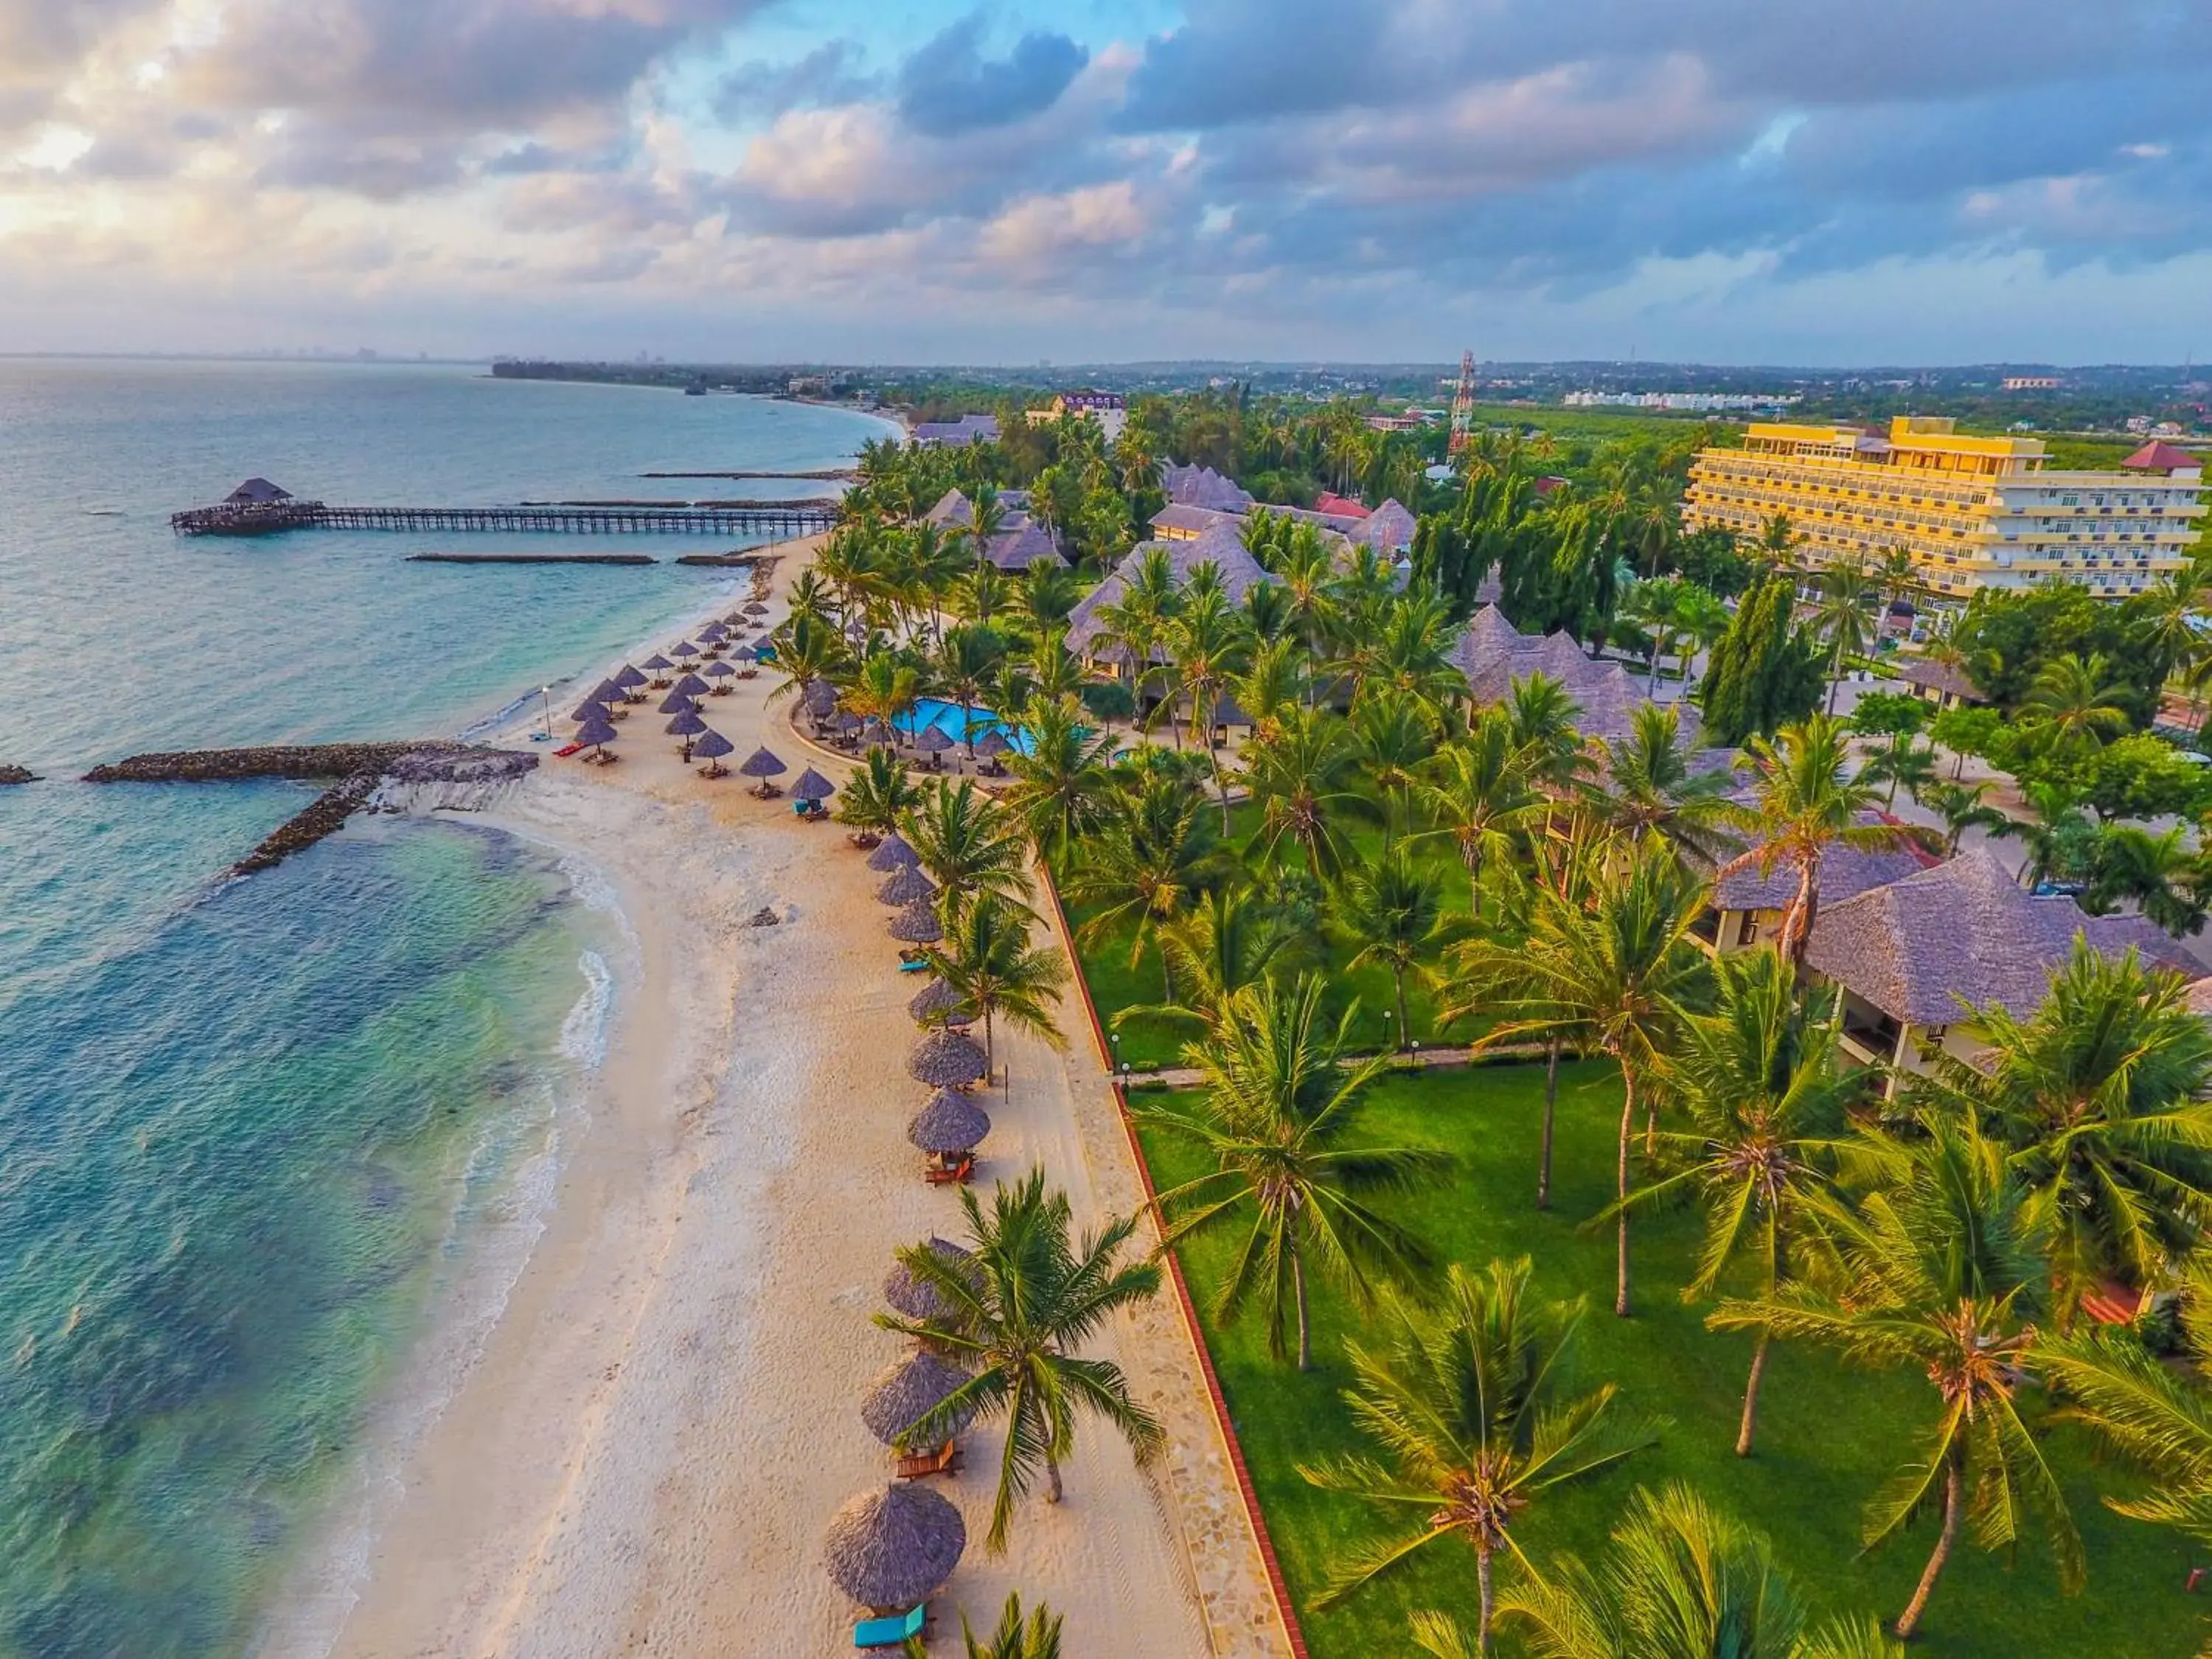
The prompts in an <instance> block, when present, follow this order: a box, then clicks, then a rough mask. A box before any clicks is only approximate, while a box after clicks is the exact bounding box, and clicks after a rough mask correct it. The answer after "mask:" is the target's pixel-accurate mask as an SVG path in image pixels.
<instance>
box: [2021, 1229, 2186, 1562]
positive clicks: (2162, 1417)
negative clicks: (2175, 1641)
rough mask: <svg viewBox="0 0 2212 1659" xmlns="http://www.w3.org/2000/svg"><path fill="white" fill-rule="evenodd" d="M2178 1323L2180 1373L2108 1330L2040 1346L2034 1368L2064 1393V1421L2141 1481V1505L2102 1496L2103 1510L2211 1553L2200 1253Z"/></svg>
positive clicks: (2127, 1332)
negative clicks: (2168, 1530)
mask: <svg viewBox="0 0 2212 1659" xmlns="http://www.w3.org/2000/svg"><path fill="white" fill-rule="evenodd" d="M2180 1322H2181V1340H2182V1347H2183V1350H2184V1352H2185V1356H2186V1360H2187V1364H2186V1366H2185V1368H2180V1367H2177V1366H2176V1365H2174V1364H2170V1363H2168V1362H2167V1361H2166V1360H2165V1359H2162V1358H2160V1357H2159V1355H2158V1354H2156V1353H2154V1352H2152V1350H2151V1349H2150V1348H2149V1347H2148V1346H2146V1345H2145V1343H2144V1341H2143V1340H2142V1336H2141V1335H2140V1334H2138V1333H2137V1332H2136V1331H2135V1330H2132V1329H2126V1328H2109V1327H2107V1328H2097V1329H2093V1330H2088V1331H2083V1332H2078V1333H2076V1334H2075V1335H2073V1336H2071V1337H2069V1338H2067V1339H2066V1340H2063V1341H2057V1342H2048V1341H2047V1342H2045V1343H2043V1344H2041V1345H2039V1346H2038V1347H2037V1349H2036V1359H2037V1362H2038V1364H2039V1365H2040V1366H2041V1368H2042V1370H2043V1371H2044V1373H2045V1375H2046V1376H2048V1377H2049V1378H2050V1379H2051V1383H2052V1384H2053V1385H2054V1386H2056V1387H2057V1388H2059V1389H2063V1391H2064V1395H2065V1398H2066V1401H2067V1406H2066V1409H2065V1412H2064V1413H2063V1416H2064V1417H2065V1418H2066V1419H2067V1420H2069V1421H2071V1422H2075V1423H2079V1424H2081V1425H2084V1426H2085V1427H2086V1428H2087V1429H2088V1431H2089V1432H2090V1433H2092V1434H2093V1435H2094V1436H2095V1437H2097V1438H2098V1439H2099V1440H2100V1441H2102V1442H2103V1443H2105V1445H2106V1447H2108V1448H2109V1449H2111V1450H2112V1452H2113V1453H2114V1454H2116V1455H2118V1457H2119V1459H2120V1460H2121V1461H2122V1462H2124V1463H2126V1464H2127V1465H2128V1466H2129V1467H2130V1468H2134V1469H2136V1470H2137V1471H2139V1472H2140V1473H2141V1474H2143V1475H2145V1476H2146V1477H2148V1479H2147V1480H2146V1481H2145V1483H2144V1486H2143V1489H2142V1492H2141V1495H2139V1496H2137V1497H2134V1498H2114V1497H2112V1496H2110V1495H2107V1496H2106V1498H2105V1504H2106V1508H2108V1509H2110V1510H2113V1511H2115V1512H2116V1513H2118V1514H2120V1515H2124V1516H2129V1517H2130V1519H2133V1520H2136V1521H2148V1522H2151V1523H2153V1524H2154V1525H2157V1526H2166V1527H2172V1528H2177V1529H2178V1530H2179V1531H2180V1532H2181V1533H2182V1534H2184V1535H2185V1536H2186V1537H2188V1538H2189V1539H2190V1540H2191V1541H2193V1542H2195V1543H2197V1544H2198V1545H2201V1546H2208V1547H2212V1394H2208V1393H2207V1392H2206V1391H2205V1389H2204V1386H2203V1376H2204V1371H2205V1367H2206V1365H2207V1364H2208V1363H2212V1259H2208V1258H2207V1257H2206V1256H2205V1255H2203V1253H2202V1252H2201V1251H2200V1252H2199V1253H2197V1255H2192V1256H2191V1258H2190V1260H2189V1264H2188V1266H2187V1267H2186V1269H2185V1271H2184V1273H2183V1275H2182V1280H2181V1297H2180Z"/></svg>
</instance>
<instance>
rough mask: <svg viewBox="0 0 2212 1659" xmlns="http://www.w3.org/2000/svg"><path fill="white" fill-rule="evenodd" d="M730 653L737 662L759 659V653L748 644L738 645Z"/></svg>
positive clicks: (756, 660)
mask: <svg viewBox="0 0 2212 1659" xmlns="http://www.w3.org/2000/svg"><path fill="white" fill-rule="evenodd" d="M730 655H731V656H732V658H734V659H736V660H737V661H738V662H758V661H759V660H760V653H759V652H757V651H756V650H754V649H753V648H752V647H750V645H741V646H739V647H738V648H737V649H736V650H734V651H732V652H731V653H730Z"/></svg>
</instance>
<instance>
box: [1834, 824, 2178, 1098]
mask: <svg viewBox="0 0 2212 1659" xmlns="http://www.w3.org/2000/svg"><path fill="white" fill-rule="evenodd" d="M2076 938H2081V939H2087V941H2088V942H2089V943H2090V944H2091V945H2093V946H2094V947H2095V948H2096V949H2097V950H2099V951H2102V952H2104V953H2105V954H2106V956H2109V957H2118V956H2120V955H2121V954H2123V953H2124V952H2125V951H2129V950H2130V949H2132V950H2135V951H2138V952H2139V953H2140V954H2141V955H2142V958H2143V960H2144V961H2145V962H2147V963H2156V964H2158V965H2160V966H2163V967H2167V968H2173V969H2179V970H2180V971H2182V972H2184V973H2186V974H2189V975H2191V976H2192V977H2194V976H2195V975H2196V974H2197V972H2198V971H2199V970H2198V969H2197V967H2196V965H2195V964H2194V963H2192V962H2191V959H2190V957H2188V955H2187V954H2186V953H2185V952H2184V951H2182V949H2181V948H2180V946H2179V945H2176V944H2175V943H2174V942H2173V940H2172V939H2169V938H2168V937H2167V936H2166V934H2165V933H2163V932H2162V931H2160V929H2159V928H2157V927H2153V926H2152V925H2151V924H2150V923H2149V922H2147V921H2143V920H2142V918H2141V917H2139V916H2091V915H2083V914H2082V912H2081V908H2080V907H2079V906H2078V905H2076V904H2075V902H2074V901H2073V900H2072V899H2070V898H2067V897H2064V896H2057V897H2052V898H2037V897H2036V896H2034V895H2033V894H2031V893H2029V892H2027V890H2025V889H2023V888H2022V887H2021V884H2019V883H2018V882H2017V881H2015V880H2014V879H2013V878H2012V876H2011V874H2010V873H2009V872H2008V871H2007V870H2006V869H2005V868H2004V866H2002V865H2000V864H1999V863H1998V862H1997V861H1996V859H1994V858H1992V857H1991V856H1990V854H1988V853H1987V852H1986V851H1984V850H1983V849H1981V848H1973V849H1972V850H1970V851H1967V852H1964V853H1961V854H1960V855H1959V856H1958V857H1957V858H1954V859H1953V860H1950V861H1949V862H1948V863H1947V864H1939V865H1937V866H1936V867H1935V868H1933V869H1930V870H1922V871H1917V872H1914V873H1913V874H1911V875H1907V876H1905V877H1902V878H1899V879H1898V880H1895V881H1892V882H1888V883H1886V884H1882V885H1881V886H1878V887H1871V888H1868V889H1866V890H1863V891H1861V892H1858V893H1856V894H1854V895H1853V896H1850V897H1849V898H1846V899H1844V900H1842V901H1841V902H1835V903H1830V902H1826V901H1825V900H1824V902H1822V905H1821V908H1820V916H1819V919H1818V920H1817V921H1814V925H1813V933H1812V937H1811V938H1810V939H1808V941H1807V943H1806V951H1805V965H1806V967H1807V969H1808V971H1809V974H1810V976H1811V978H1812V979H1813V981H1814V982H1815V983H1816V984H1826V985H1833V986H1834V987H1836V988H1837V990H1838V994H1839V995H1840V998H1841V1002H1842V1007H1841V1013H1842V1021H1843V1047H1844V1054H1845V1056H1846V1058H1847V1059H1849V1060H1852V1061H1855V1062H1857V1064H1860V1065H1874V1064H1877V1063H1881V1064H1886V1065H1888V1066H1893V1067H1894V1068H1895V1069H1896V1070H1897V1071H1899V1072H1901V1073H1926V1072H1928V1071H1930V1070H1932V1069H1933V1067H1934V1064H1935V1060H1936V1055H1938V1054H1949V1055H1951V1056H1953V1057H1954V1058H1955V1059H1958V1060H1966V1061H1967V1062H1969V1063H1972V1061H1973V1060H1974V1059H1975V1057H1976V1054H1977V1053H1978V1043H1977V1042H1976V1040H1975V1037H1974V1036H1973V1033H1972V1029H1971V1025H1970V1024H1969V1022H1970V1021H1971V1019H1972V1012H1973V1011H1975V1010H1979V1009H1983V1008H1987V1007H1989V1006H1992V1005H1996V1006H2001V1007H2003V1008H2005V1009H2007V1010H2008V1011H2009V1012H2012V1013H2014V1014H2015V1015H2017V1016H2019V1017H2021V1018H2028V1017H2029V1016H2031V1015H2033V1013H2034V1012H2035V1011H2036V1009H2037V1008H2038V1007H2039V1006H2041V1005H2042V1002H2043V1000H2044V998H2045V996H2046V995H2047V994H2049V992H2050V988H2051V975H2052V974H2053V973H2054V972H2056V971H2057V969H2058V968H2059V967H2060V966H2061V965H2062V964H2063V963H2064V962H2065V960H2066V958H2067V957H2068V956H2069V955H2070V954H2071V953H2072V951H2073V949H2074V941H2075V939H2076ZM1885 1086H1886V1087H1887V1086H1893V1085H1885Z"/></svg>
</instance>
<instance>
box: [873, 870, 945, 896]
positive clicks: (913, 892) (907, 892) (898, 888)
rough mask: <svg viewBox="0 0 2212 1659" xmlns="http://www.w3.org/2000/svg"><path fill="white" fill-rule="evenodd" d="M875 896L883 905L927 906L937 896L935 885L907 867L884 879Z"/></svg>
mask: <svg viewBox="0 0 2212 1659" xmlns="http://www.w3.org/2000/svg"><path fill="white" fill-rule="evenodd" d="M876 896H877V897H878V898H879V899H881V900H882V901H883V902H884V903H885V904H898V905H906V904H927V903H928V902H930V900H932V899H933V898H935V897H936V896H937V884H936V883H935V882H933V881H932V880H931V879H930V878H928V877H927V876H925V875H923V874H922V873H921V871H919V870H917V869H915V868H914V867H912V866H908V867H907V868H906V869H903V870H894V871H892V872H890V875H888V876H886V877H884V884H883V885H882V886H880V887H878V888H877V889H876Z"/></svg>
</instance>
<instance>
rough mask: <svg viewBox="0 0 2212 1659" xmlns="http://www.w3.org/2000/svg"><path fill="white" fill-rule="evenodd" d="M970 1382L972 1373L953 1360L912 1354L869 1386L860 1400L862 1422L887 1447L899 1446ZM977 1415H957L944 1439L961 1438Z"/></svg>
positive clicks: (887, 1369) (948, 1426) (946, 1429)
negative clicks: (960, 1433)
mask: <svg viewBox="0 0 2212 1659" xmlns="http://www.w3.org/2000/svg"><path fill="white" fill-rule="evenodd" d="M967 1381H968V1373H967V1372H966V1371H963V1370H961V1369H960V1367H959V1366H957V1365H956V1364H953V1363H952V1362H951V1360H949V1359H943V1358H939V1357H938V1356H937V1355H935V1354H933V1353H931V1352H927V1350H925V1351H924V1352H921V1353H910V1354H908V1356H907V1357H906V1358H903V1359H902V1360H900V1361H899V1362H898V1364H896V1365H892V1366H890V1367H887V1368H886V1369H885V1370H884V1371H883V1372H881V1373H880V1374H879V1375H878V1376H877V1378H876V1380H875V1381H874V1382H872V1383H869V1384H868V1391H867V1393H866V1394H864V1395H861V1396H860V1421H862V1422H863V1423H865V1424H866V1425H868V1432H869V1433H870V1434H872V1435H873V1436H875V1437H876V1438H877V1439H878V1440H880V1441H882V1442H883V1443H884V1444H885V1445H886V1446H895V1445H896V1444H897V1443H898V1437H900V1436H901V1435H902V1434H904V1433H905V1432H906V1431H908V1429H910V1428H912V1427H913V1426H914V1425H915V1424H917V1423H919V1422H921V1419H923V1418H925V1417H927V1415H928V1414H929V1413H932V1412H933V1411H935V1410H936V1409H937V1408H938V1407H939V1406H941V1405H943V1404H944V1403H945V1401H947V1400H949V1399H950V1398H951V1396H952V1395H953V1393H954V1391H955V1390H957V1389H959V1388H960V1386H961V1385H962V1384H963V1383H966V1382H967ZM974 1416H975V1413H974V1411H972V1410H967V1411H962V1412H960V1413H957V1415H956V1416H955V1417H953V1418H952V1419H951V1420H950V1421H948V1422H947V1423H946V1424H945V1433H944V1436H943V1438H945V1439H950V1438H951V1437H953V1436H954V1435H956V1434H958V1433H959V1432H960V1431H962V1430H963V1429H965V1428H966V1427H967V1426H968V1424H969V1419H971V1418H973V1417H974Z"/></svg>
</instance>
